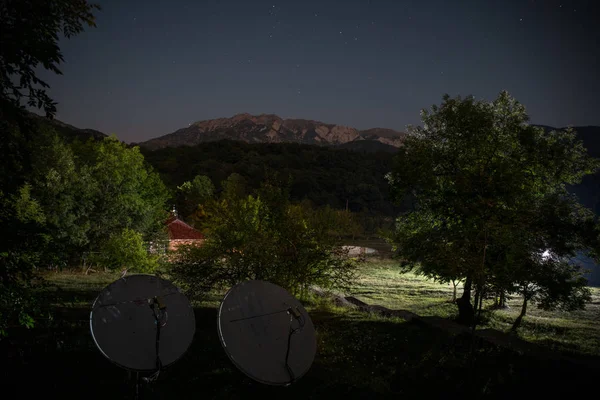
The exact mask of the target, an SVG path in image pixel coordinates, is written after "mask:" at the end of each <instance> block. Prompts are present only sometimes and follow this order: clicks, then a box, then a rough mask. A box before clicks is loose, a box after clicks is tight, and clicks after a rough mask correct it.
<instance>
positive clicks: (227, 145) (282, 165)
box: [142, 140, 398, 216]
mask: <svg viewBox="0 0 600 400" xmlns="http://www.w3.org/2000/svg"><path fill="white" fill-rule="evenodd" d="M142 153H143V154H144V156H145V157H146V160H147V161H148V162H149V163H150V164H151V165H152V166H153V167H154V168H155V170H157V171H158V172H159V173H160V174H161V176H162V177H163V180H164V181H165V183H166V184H167V185H168V186H170V187H171V188H174V187H175V186H177V185H180V184H181V183H183V182H184V181H187V180H191V179H193V178H194V176H195V175H200V174H201V175H207V176H208V177H210V178H211V180H212V181H213V183H214V184H215V185H216V186H217V187H219V186H220V183H221V182H222V181H223V180H224V179H225V178H227V177H228V176H229V175H230V174H232V173H234V172H235V173H238V174H240V175H242V176H244V178H245V179H246V181H247V182H248V185H249V187H250V188H257V187H258V186H259V184H260V183H261V181H262V180H263V179H264V178H265V176H266V174H267V173H269V171H270V172H272V171H277V172H279V173H281V174H283V175H284V176H287V175H288V174H289V175H291V176H292V178H293V184H292V192H291V196H292V198H293V199H294V200H302V199H308V200H310V201H312V202H313V203H314V204H315V205H319V206H322V205H327V204H328V205H330V206H331V207H334V208H338V209H341V208H345V207H346V201H347V202H348V208H349V209H350V210H351V211H355V212H366V213H373V214H380V215H388V216H392V215H395V214H396V213H397V212H398V208H397V207H395V206H394V205H392V203H391V202H390V200H389V198H390V196H389V187H388V184H387V181H386V180H385V178H384V175H385V174H386V173H387V172H389V170H390V168H391V164H392V158H393V154H391V153H389V152H387V153H386V152H375V153H371V152H356V151H347V150H341V149H336V148H331V147H322V146H315V145H302V144H298V143H255V144H249V143H244V142H240V141H230V140H222V141H218V142H207V143H202V144H199V145H196V146H184V147H178V148H173V147H167V148H164V149H159V150H154V151H150V150H148V149H144V148H142Z"/></svg>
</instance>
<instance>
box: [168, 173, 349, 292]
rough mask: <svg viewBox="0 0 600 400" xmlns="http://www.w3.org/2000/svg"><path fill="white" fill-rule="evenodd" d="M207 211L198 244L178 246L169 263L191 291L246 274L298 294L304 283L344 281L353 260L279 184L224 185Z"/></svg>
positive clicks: (326, 284)
mask: <svg viewBox="0 0 600 400" xmlns="http://www.w3.org/2000/svg"><path fill="white" fill-rule="evenodd" d="M228 181H229V179H228ZM208 215H209V221H208V223H207V225H208V234H207V239H206V241H205V242H204V244H203V245H202V246H201V247H193V246H192V247H187V248H183V249H182V251H181V252H180V253H179V254H178V256H177V257H176V259H175V262H174V263H173V265H172V269H171V273H172V274H173V276H174V277H175V280H176V281H177V282H178V283H179V284H180V285H182V286H183V287H184V288H185V289H187V291H188V292H189V293H190V294H191V295H201V294H203V293H206V292H207V291H208V290H210V289H212V288H214V287H215V286H219V285H234V284H236V283H239V282H241V281H243V280H247V279H261V280H268V281H270V282H273V283H275V284H278V285H281V286H283V287H284V288H286V289H288V290H290V291H291V292H292V293H294V294H302V293H305V292H306V290H307V289H308V287H309V286H310V285H319V286H321V287H324V288H331V287H345V286H346V285H348V283H349V282H350V281H351V279H352V278H353V273H354V270H355V268H356V262H355V261H353V260H351V259H350V258H348V257H347V254H344V251H343V250H342V248H341V246H339V245H338V244H337V243H336V240H335V238H332V237H331V236H329V235H327V234H326V229H321V227H320V226H319V225H318V224H315V221H316V219H315V218H314V215H310V212H309V211H308V210H307V209H306V208H305V207H302V206H300V205H293V204H291V203H290V202H289V189H287V188H286V187H285V185H281V184H280V183H275V184H273V183H272V182H265V183H263V185H262V186H261V187H260V188H259V189H258V190H256V191H255V192H254V193H253V194H251V195H243V194H241V193H240V192H239V191H236V190H225V191H224V192H223V193H222V194H221V196H220V198H219V199H215V200H212V201H211V202H209V213H208Z"/></svg>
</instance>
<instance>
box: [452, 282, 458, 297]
mask: <svg viewBox="0 0 600 400" xmlns="http://www.w3.org/2000/svg"><path fill="white" fill-rule="evenodd" d="M452 285H453V286H454V291H453V292H452V302H453V303H456V286H458V282H456V281H455V280H454V279H452Z"/></svg>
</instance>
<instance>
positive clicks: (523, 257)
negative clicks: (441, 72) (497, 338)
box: [388, 92, 600, 323]
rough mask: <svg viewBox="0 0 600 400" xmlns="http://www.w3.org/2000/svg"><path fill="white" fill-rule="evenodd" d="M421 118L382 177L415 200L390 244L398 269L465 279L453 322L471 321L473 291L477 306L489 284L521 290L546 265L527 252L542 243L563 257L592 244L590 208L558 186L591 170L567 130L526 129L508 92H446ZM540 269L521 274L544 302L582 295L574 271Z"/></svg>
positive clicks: (520, 108) (595, 231)
mask: <svg viewBox="0 0 600 400" xmlns="http://www.w3.org/2000/svg"><path fill="white" fill-rule="evenodd" d="M421 116H422V121H423V127H416V128H412V127H411V129H410V134H409V136H408V137H407V139H406V141H405V143H404V146H403V147H402V149H401V150H400V152H399V153H398V155H397V157H396V159H395V165H394V168H393V170H392V172H391V173H390V174H389V175H388V179H389V182H390V185H391V188H392V189H391V190H392V192H393V194H394V196H395V197H396V198H397V199H405V198H406V197H407V196H410V197H411V198H412V199H413V201H414V206H413V209H412V210H410V211H409V212H407V213H405V214H403V215H401V216H400V217H399V218H398V220H397V222H396V227H395V231H394V233H393V235H392V236H391V237H390V241H391V242H392V243H393V244H394V245H395V247H396V248H397V250H398V251H399V253H400V255H401V257H402V259H404V260H405V263H404V266H405V268H408V269H410V268H413V267H415V266H418V267H419V268H420V269H421V270H422V271H424V273H426V274H428V275H430V276H435V277H438V278H440V279H456V278H461V279H465V290H464V293H463V296H462V297H461V299H459V300H458V302H457V304H458V306H459V319H460V320H462V321H464V322H469V323H470V322H471V321H472V320H473V315H474V312H473V304H472V302H471V287H474V288H475V289H476V292H475V293H476V297H475V299H476V300H475V305H477V303H478V301H477V300H478V298H479V296H481V295H483V293H484V292H485V291H486V288H489V286H490V285H496V286H497V287H501V288H502V290H509V291H510V290H519V288H522V287H523V283H522V282H520V281H519V280H520V279H521V278H520V277H521V276H522V274H524V273H527V271H532V268H533V266H535V268H542V265H545V264H542V263H541V262H540V261H539V259H537V258H536V257H534V256H533V255H535V254H541V253H543V252H544V251H545V250H547V249H550V251H552V253H553V254H556V255H557V256H558V257H560V258H561V259H562V258H568V257H571V256H574V254H575V251H577V250H581V249H589V248H591V249H596V248H598V233H599V232H600V230H599V229H598V225H597V223H596V220H595V217H594V215H593V213H592V212H591V211H590V210H588V209H585V208H584V207H581V206H579V205H578V203H577V201H576V199H574V198H573V196H569V195H568V193H567V190H566V185H573V184H576V183H578V182H579V181H580V180H581V178H582V177H583V176H584V175H586V174H590V173H593V172H594V171H595V170H596V169H597V168H598V162H597V160H595V159H593V158H591V157H589V156H588V155H587V153H586V150H585V148H584V147H583V145H582V143H581V142H580V141H578V140H576V136H575V133H574V132H573V131H572V130H567V131H551V132H546V131H544V130H543V129H541V128H536V127H533V126H531V125H528V124H527V123H526V122H527V120H528V117H527V115H526V113H525V108H524V107H523V106H522V105H521V104H520V103H518V102H517V101H516V100H515V99H513V98H512V97H510V96H509V94H508V93H507V92H502V93H500V95H499V96H498V98H497V99H496V100H495V101H493V102H491V103H487V102H483V101H475V99H474V98H473V97H467V98H465V99H461V98H460V97H457V98H455V99H452V98H450V97H449V96H448V95H445V96H444V98H443V102H442V104H441V106H440V107H437V106H435V105H434V106H433V107H432V109H431V111H427V110H423V111H422V113H421ZM535 268H534V269H535ZM544 271H545V272H544V273H543V274H542V275H539V274H534V275H535V276H529V277H528V279H531V282H535V285H536V286H537V287H546V289H548V290H547V291H546V293H547V294H548V296H550V297H548V301H546V302H545V303H544V304H547V305H550V304H552V305H556V304H558V303H560V302H563V303H564V302H565V301H567V299H568V298H573V296H575V297H576V296H577V294H578V293H584V294H585V290H583V289H581V285H582V284H583V283H582V281H581V280H579V279H578V278H577V273H576V271H575V270H573V269H571V270H569V269H564V268H563V269H558V268H550V269H548V268H547V269H544ZM559 271H560V272H559ZM565 271H571V273H570V274H567V273H566V272H565ZM542 276H543V277H545V278H544V279H542ZM549 276H553V278H551V279H550V278H549V280H548V279H546V278H548V277H549ZM553 280H554V281H556V280H557V281H562V282H563V283H564V286H563V287H565V288H566V287H572V289H571V290H570V291H568V293H567V294H566V295H560V296H559V294H558V292H556V291H551V290H549V285H550V283H551V282H553ZM567 282H571V283H572V282H577V284H576V285H571V286H569V284H567ZM544 285H546V286H544ZM584 297H585V296H584ZM550 298H552V299H554V300H556V301H554V300H553V301H550ZM575 303H577V302H575ZM579 304H580V303H579Z"/></svg>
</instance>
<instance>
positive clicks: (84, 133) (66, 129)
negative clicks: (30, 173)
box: [30, 113, 107, 141]
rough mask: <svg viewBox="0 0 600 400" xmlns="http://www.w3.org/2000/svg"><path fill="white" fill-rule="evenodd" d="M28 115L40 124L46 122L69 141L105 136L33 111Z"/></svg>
mask: <svg viewBox="0 0 600 400" xmlns="http://www.w3.org/2000/svg"><path fill="white" fill-rule="evenodd" d="M30 116H31V117H32V118H34V119H36V120H38V121H40V122H41V123H42V124H46V125H47V126H50V127H52V128H54V130H56V131H57V132H58V133H59V134H61V135H62V136H63V137H64V138H65V139H67V140H69V141H71V140H75V139H80V140H82V141H86V140H88V139H89V138H94V139H102V138H105V137H106V136H107V135H106V134H104V133H102V132H100V131H97V130H94V129H81V128H76V127H74V126H73V125H69V124H65V123H64V122H62V121H59V120H57V119H48V118H45V117H42V116H39V115H37V114H34V113H30Z"/></svg>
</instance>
